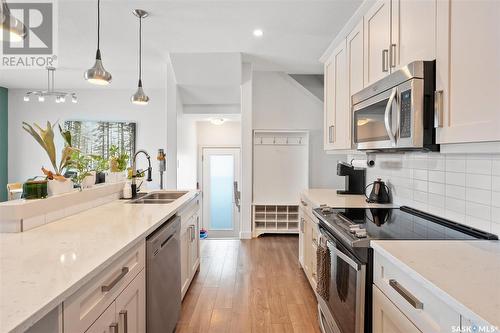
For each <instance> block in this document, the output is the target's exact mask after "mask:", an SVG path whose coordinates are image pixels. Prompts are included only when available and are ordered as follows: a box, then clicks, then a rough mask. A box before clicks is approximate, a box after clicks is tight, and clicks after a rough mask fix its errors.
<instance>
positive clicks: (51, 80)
mask: <svg viewBox="0 0 500 333" xmlns="http://www.w3.org/2000/svg"><path fill="white" fill-rule="evenodd" d="M46 69H47V90H33V91H28V92H27V93H26V95H24V98H23V99H24V101H25V102H29V101H30V98H31V97H38V101H39V102H44V101H45V98H46V97H51V98H53V99H54V100H55V102H56V103H64V102H66V98H69V97H71V102H73V103H77V102H78V99H77V97H76V93H74V92H68V91H58V90H55V72H56V69H55V68H54V67H47V68H46Z"/></svg>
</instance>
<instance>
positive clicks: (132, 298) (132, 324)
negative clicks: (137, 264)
mask: <svg viewBox="0 0 500 333" xmlns="http://www.w3.org/2000/svg"><path fill="white" fill-rule="evenodd" d="M115 303H116V317H117V318H116V321H117V322H118V325H119V326H120V331H119V332H123V333H145V332H146V273H145V270H144V269H143V270H142V271H141V272H140V273H139V274H138V275H137V276H136V277H135V279H134V280H132V282H130V284H129V285H128V286H127V287H126V288H125V289H124V290H123V291H122V293H121V294H120V295H119V296H118V297H117V298H116V300H115Z"/></svg>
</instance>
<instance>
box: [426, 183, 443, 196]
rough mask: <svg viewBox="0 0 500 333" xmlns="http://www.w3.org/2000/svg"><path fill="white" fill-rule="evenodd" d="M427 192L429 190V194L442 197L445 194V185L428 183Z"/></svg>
mask: <svg viewBox="0 0 500 333" xmlns="http://www.w3.org/2000/svg"><path fill="white" fill-rule="evenodd" d="M428 190H429V193H433V194H439V195H442V196H444V195H445V193H446V187H445V185H444V184H440V183H432V182H429V183H428Z"/></svg>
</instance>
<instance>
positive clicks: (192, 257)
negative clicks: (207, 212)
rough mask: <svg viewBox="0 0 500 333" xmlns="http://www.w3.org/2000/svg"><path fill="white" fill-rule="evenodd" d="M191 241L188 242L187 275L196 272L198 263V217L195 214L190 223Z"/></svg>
mask: <svg viewBox="0 0 500 333" xmlns="http://www.w3.org/2000/svg"><path fill="white" fill-rule="evenodd" d="M191 228H192V229H191V232H192V235H191V239H190V240H191V242H190V244H189V263H190V268H189V275H190V277H191V276H193V275H194V274H195V273H196V270H197V269H198V265H199V264H200V249H199V247H200V236H199V235H200V217H199V215H198V214H196V215H195V216H194V218H193V224H192V225H191Z"/></svg>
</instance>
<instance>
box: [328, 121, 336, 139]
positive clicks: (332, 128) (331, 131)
mask: <svg viewBox="0 0 500 333" xmlns="http://www.w3.org/2000/svg"><path fill="white" fill-rule="evenodd" d="M334 131H335V125H330V127H328V142H329V143H334V142H335V139H334V137H335V132H334Z"/></svg>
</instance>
